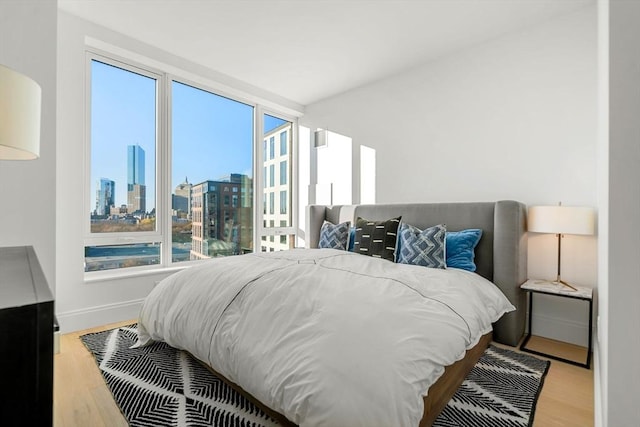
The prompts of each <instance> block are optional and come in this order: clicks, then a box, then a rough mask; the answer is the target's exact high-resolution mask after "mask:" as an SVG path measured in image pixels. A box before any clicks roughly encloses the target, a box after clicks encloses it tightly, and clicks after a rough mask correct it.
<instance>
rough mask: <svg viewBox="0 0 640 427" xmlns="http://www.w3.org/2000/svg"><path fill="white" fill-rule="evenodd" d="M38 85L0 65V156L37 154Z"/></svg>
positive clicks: (12, 157)
mask: <svg viewBox="0 0 640 427" xmlns="http://www.w3.org/2000/svg"><path fill="white" fill-rule="evenodd" d="M41 93H42V92H41V89H40V86H39V85H38V84H37V83H36V82H35V81H33V80H31V79H30V78H29V77H26V76H24V75H22V74H20V73H18V72H16V71H13V70H11V69H9V68H7V67H4V66H2V65H0V159H2V160H31V159H36V158H38V157H40V99H41Z"/></svg>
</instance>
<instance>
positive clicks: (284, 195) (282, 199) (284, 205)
mask: <svg viewBox="0 0 640 427" xmlns="http://www.w3.org/2000/svg"><path fill="white" fill-rule="evenodd" d="M288 204H289V203H288V200H287V192H286V191H281V192H280V213H281V214H286V213H287V205H288Z"/></svg>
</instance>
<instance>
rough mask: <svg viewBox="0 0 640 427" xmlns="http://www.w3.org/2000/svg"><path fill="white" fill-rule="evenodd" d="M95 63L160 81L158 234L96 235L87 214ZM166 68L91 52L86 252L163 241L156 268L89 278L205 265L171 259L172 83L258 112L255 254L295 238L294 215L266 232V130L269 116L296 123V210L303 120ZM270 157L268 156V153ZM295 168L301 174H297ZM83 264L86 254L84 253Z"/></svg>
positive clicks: (116, 271)
mask: <svg viewBox="0 0 640 427" xmlns="http://www.w3.org/2000/svg"><path fill="white" fill-rule="evenodd" d="M93 60H96V61H99V62H102V63H105V64H107V65H111V66H115V67H118V68H121V69H123V70H126V71H130V72H133V73H136V74H140V75H143V76H145V77H150V78H153V79H154V80H155V81H156V153H155V183H156V190H155V191H156V197H155V200H156V203H155V204H156V206H155V208H156V230H155V231H153V232H143V231H140V232H113V233H92V232H91V218H90V215H88V213H89V212H91V206H92V203H93V202H94V201H95V200H92V195H91V194H90V189H91V143H92V141H91V129H92V128H91V84H92V74H91V64H92V61H93ZM162 65H163V64H160V65H158V64H156V66H154V67H151V66H147V65H144V64H141V63H140V62H139V61H135V60H130V59H128V58H123V57H120V56H118V55H114V54H111V53H108V52H104V51H102V50H100V49H97V48H89V47H88V48H87V49H86V55H85V82H84V84H85V108H84V109H85V111H84V113H85V129H84V136H85V143H84V148H85V153H84V169H83V173H84V180H83V183H84V187H83V196H82V200H83V212H84V221H83V253H84V248H85V247H87V246H103V245H126V244H136V243H159V244H160V263H159V264H154V265H144V266H136V267H127V268H117V269H107V270H100V271H90V272H87V271H85V272H84V276H85V280H87V281H94V280H97V281H99V280H106V279H109V278H111V277H126V276H137V275H140V274H146V273H150V274H153V273H157V272H159V270H160V271H171V270H176V269H183V268H188V267H190V266H193V265H197V264H199V263H202V262H206V260H205V261H198V260H192V261H188V262H184V261H183V262H173V261H172V259H171V258H172V257H171V239H172V235H171V227H172V221H171V199H172V198H171V192H172V189H171V167H172V159H171V156H172V141H171V130H172V129H171V125H172V110H171V109H172V88H171V85H172V82H174V81H175V82H178V83H182V84H185V85H188V86H192V87H194V88H197V89H201V90H204V91H207V92H210V93H212V94H214V95H218V96H222V97H225V98H228V99H230V100H233V101H237V102H241V103H243V104H246V105H248V106H251V107H252V108H253V127H254V129H253V130H254V134H253V143H252V163H253V168H252V172H253V188H252V191H253V198H252V203H253V215H252V219H253V236H252V237H253V248H254V249H253V250H254V252H258V251H259V250H260V247H261V236H263V235H271V234H277V235H280V234H283V233H285V232H286V233H287V234H294V235H295V234H296V233H295V230H297V217H296V216H295V215H292V216H291V223H292V226H291V227H286V228H282V230H278V229H271V230H270V231H268V232H265V227H264V220H263V218H264V214H263V209H262V206H263V188H264V185H265V180H264V179H263V178H266V177H263V171H262V169H263V167H264V158H263V157H265V156H263V141H264V138H263V127H264V120H263V117H264V114H269V115H271V116H274V117H278V118H281V119H283V120H286V121H288V122H291V124H292V126H291V135H290V136H289V138H291V154H290V159H291V161H290V166H289V176H288V178H289V180H291V192H292V197H291V210H292V212H297V185H296V181H297V180H295V179H294V177H295V176H297V175H295V173H297V158H295V157H294V154H295V153H297V144H298V141H297V127H298V118H297V116H292V115H289V114H286V113H283V112H281V111H278V110H276V109H274V108H272V107H269V108H267V107H265V106H264V105H263V104H261V103H260V102H256V101H251V100H248V99H246V98H244V97H242V96H239V95H238V94H231V93H229V92H228V91H226V90H223V89H221V88H220V87H216V86H219V84H218V83H217V82H213V81H210V82H208V84H204V83H201V82H196V81H194V78H197V79H198V80H201V79H200V78H199V76H193V75H191V77H186V76H187V75H190V73H186V72H185V73H184V75H182V74H177V73H176V72H175V71H173V72H172V70H175V69H174V68H173V67H171V66H166V67H162ZM178 71H180V70H178ZM264 154H267V153H264ZM294 170H295V171H296V172H294ZM83 261H84V255H83Z"/></svg>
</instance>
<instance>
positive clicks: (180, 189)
mask: <svg viewBox="0 0 640 427" xmlns="http://www.w3.org/2000/svg"><path fill="white" fill-rule="evenodd" d="M191 187H192V185H191V184H189V180H188V179H187V178H186V177H185V179H184V182H183V183H182V184H178V185H177V186H176V188H175V190H174V191H173V195H172V198H171V209H173V210H174V211H175V215H176V216H179V217H181V218H182V217H184V216H185V215H186V217H187V218H191Z"/></svg>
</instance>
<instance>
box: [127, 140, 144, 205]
mask: <svg viewBox="0 0 640 427" xmlns="http://www.w3.org/2000/svg"><path fill="white" fill-rule="evenodd" d="M146 199H147V189H146V187H145V185H144V150H143V149H142V147H140V146H139V145H137V144H136V145H129V146H128V147H127V210H128V211H129V212H130V213H134V212H146V210H147V200H146Z"/></svg>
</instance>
